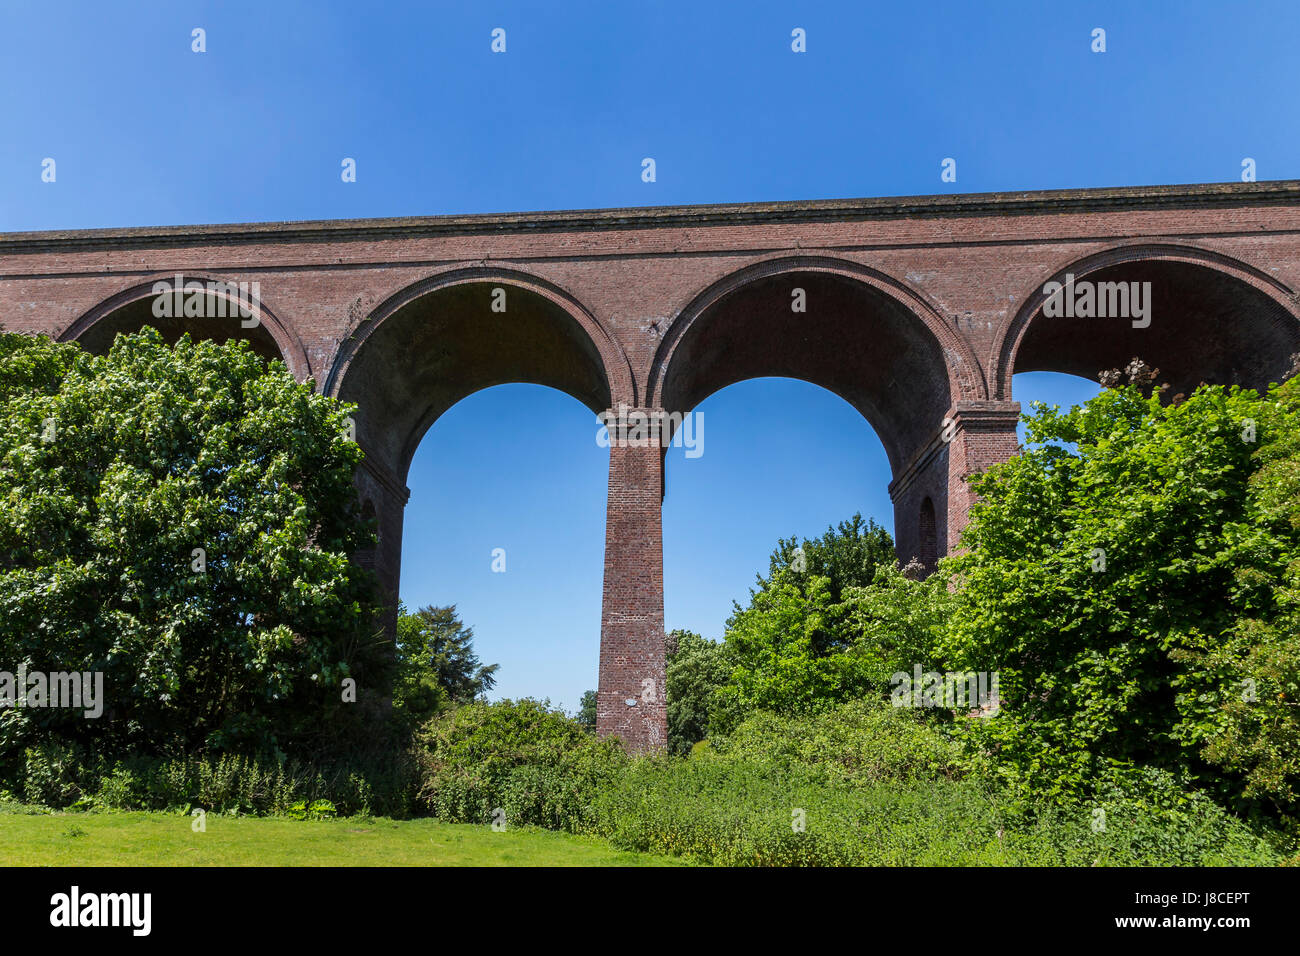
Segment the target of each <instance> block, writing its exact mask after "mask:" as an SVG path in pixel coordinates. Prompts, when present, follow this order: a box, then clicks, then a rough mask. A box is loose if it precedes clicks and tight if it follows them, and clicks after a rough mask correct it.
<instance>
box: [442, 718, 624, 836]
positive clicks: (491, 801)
mask: <svg viewBox="0 0 1300 956" xmlns="http://www.w3.org/2000/svg"><path fill="white" fill-rule="evenodd" d="M417 741H418V745H417V753H418V754H419V755H420V761H421V764H422V768H423V779H422V783H421V786H420V790H419V800H420V803H421V805H422V806H424V807H425V808H426V809H428V810H429V812H431V813H433V814H434V815H435V816H437V817H440V818H441V819H444V820H451V821H455V822H464V823H487V822H489V821H491V820H492V819H493V818H494V816H495V815H496V811H497V810H498V809H499V810H502V811H504V813H505V820H506V822H507V825H508V826H525V825H534V826H545V827H550V828H552V829H558V830H569V831H572V832H587V831H589V830H590V829H591V827H592V824H593V818H592V807H593V803H594V798H595V794H596V793H597V792H599V791H600V790H601V789H603V788H604V787H606V786H610V785H612V784H613V783H614V782H615V781H616V780H617V778H618V775H619V773H620V771H621V769H622V767H623V766H624V764H626V762H627V758H626V757H625V756H624V754H623V751H622V749H621V748H620V747H619V744H618V741H616V740H613V739H606V740H596V739H594V738H593V737H592V736H591V735H590V734H588V733H587V732H586V731H585V730H584V729H583V728H582V725H581V724H579V723H578V722H577V721H576V720H574V719H573V718H571V717H568V716H566V715H565V714H564V713H563V712H562V711H559V710H553V709H551V708H550V707H549V705H548V704H546V703H542V702H538V701H533V700H521V701H517V702H515V701H508V700H507V701H501V702H500V703H493V704H488V703H481V702H479V703H472V704H467V705H465V706H463V707H460V708H458V709H456V710H454V711H451V712H449V713H447V714H443V715H441V716H439V717H435V718H434V719H433V720H431V721H429V722H428V723H427V724H426V725H425V726H424V727H423V728H422V729H421V731H420V733H419V734H418V737H417Z"/></svg>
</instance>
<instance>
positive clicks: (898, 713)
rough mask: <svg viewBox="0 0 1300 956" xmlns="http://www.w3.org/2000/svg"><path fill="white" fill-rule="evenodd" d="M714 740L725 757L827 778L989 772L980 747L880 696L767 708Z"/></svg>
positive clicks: (953, 776) (865, 780) (857, 780)
mask: <svg viewBox="0 0 1300 956" xmlns="http://www.w3.org/2000/svg"><path fill="white" fill-rule="evenodd" d="M711 743H712V748H711V749H712V750H713V752H714V753H716V754H718V755H719V757H720V758H723V759H739V760H766V761H767V762H769V763H770V764H771V765H772V766H774V767H776V768H779V769H780V770H781V771H782V772H788V771H794V770H796V769H800V768H802V769H803V770H804V771H805V772H806V773H808V774H810V775H812V776H813V778H815V779H817V780H820V781H823V782H827V783H835V782H847V783H854V784H870V783H878V782H881V781H886V780H897V781H919V780H940V779H947V780H958V779H962V778H965V777H981V776H983V775H984V774H986V773H987V761H986V759H985V758H984V757H983V756H982V755H981V754H978V753H973V754H972V753H970V752H968V751H967V749H966V748H963V746H962V744H961V743H959V742H957V741H954V740H951V739H949V738H948V737H946V736H944V734H943V733H942V732H940V731H939V730H938V729H936V728H935V727H934V726H932V725H931V724H928V723H926V722H925V721H924V720H923V719H922V717H921V715H920V714H918V712H917V711H915V710H912V709H909V708H902V707H894V706H893V705H892V704H890V703H889V702H888V701H879V700H874V699H872V700H859V701H853V702H851V703H848V704H842V705H841V706H839V707H837V708H836V709H835V710H833V711H830V712H828V713H824V714H818V715H815V716H811V717H781V716H778V715H776V714H772V713H767V712H760V713H757V714H755V715H754V716H752V717H750V718H749V719H747V720H746V721H745V722H744V723H742V724H741V725H740V726H739V727H738V728H736V730H735V732H734V733H732V734H731V735H730V736H728V737H719V738H715V739H714V740H713V741H711Z"/></svg>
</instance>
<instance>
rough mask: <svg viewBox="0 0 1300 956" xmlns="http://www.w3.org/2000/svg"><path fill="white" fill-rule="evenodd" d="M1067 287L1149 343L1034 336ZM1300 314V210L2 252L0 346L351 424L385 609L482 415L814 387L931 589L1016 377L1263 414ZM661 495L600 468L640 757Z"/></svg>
mask: <svg viewBox="0 0 1300 956" xmlns="http://www.w3.org/2000/svg"><path fill="white" fill-rule="evenodd" d="M176 273H182V274H184V276H185V277H186V278H187V279H202V280H207V279H212V280H220V281H233V282H241V281H246V282H253V281H256V282H258V283H260V289H261V302H262V315H261V324H260V325H259V326H258V327H257V328H253V329H243V328H241V327H240V324H239V320H238V319H237V318H230V319H224V318H221V319H181V318H177V319H157V318H155V317H154V316H153V313H152V310H151V305H152V302H153V285H154V283H155V282H157V281H159V280H170V279H171V278H172V277H173V276H174V275H175V274H176ZM1067 273H1069V274H1072V275H1073V276H1074V282H1075V283H1076V285H1077V283H1079V282H1081V281H1092V282H1096V283H1103V282H1125V283H1128V282H1150V283H1151V286H1150V290H1151V294H1150V300H1151V321H1150V324H1149V326H1147V327H1145V328H1136V327H1134V326H1133V323H1132V322H1130V321H1128V319H1126V318H1123V317H1119V318H1115V317H1111V318H1053V317H1047V316H1044V315H1043V314H1042V310H1041V305H1042V302H1043V299H1044V293H1043V287H1044V285H1045V284H1046V283H1048V282H1049V281H1064V276H1065V275H1066V274H1067ZM1297 288H1300V182H1274V183H1240V184H1222V185H1202V186H1161V187H1144V188H1125V189H1098V190H1067V191H1054V192H1040V193H996V194H984V195H947V196H931V197H907V198H892V199H856V200H833V201H818V202H790V203H744V204H737V205H724V206H688V207H658V208H638V209H609V210H594V211H578V212H548V213H527V214H511V215H483V216H445V217H431V218H409V219H371V220H346V221H330V222H299V223H257V224H247V225H219V226H182V227H162V228H142V229H101V230H75V231H69V232H37V233H11V234H0V323H3V324H4V326H5V327H6V328H8V329H10V330H19V331H39V332H45V333H48V334H50V335H52V336H55V337H57V338H59V339H62V340H77V341H80V342H82V343H83V344H84V345H85V346H86V347H88V348H91V349H97V350H98V349H103V348H106V347H107V346H108V344H109V343H110V342H111V340H112V336H113V335H114V334H116V332H118V331H121V330H124V329H134V328H139V327H140V326H141V325H143V324H144V323H146V322H149V323H151V324H155V325H158V326H159V327H160V328H162V329H163V331H164V333H165V334H167V335H169V336H175V335H179V334H180V333H181V332H182V331H185V330H190V331H193V332H196V333H198V334H202V335H205V336H210V337H215V338H228V337H232V336H243V337H246V338H249V339H251V340H252V342H253V343H254V345H255V347H257V348H258V349H259V350H261V351H263V352H264V353H265V354H267V355H272V356H280V357H282V358H283V359H284V361H285V362H286V363H287V364H288V366H289V368H290V369H291V370H292V371H293V373H294V374H295V375H296V376H298V377H299V378H300V379H307V378H312V379H313V380H314V381H315V382H316V384H317V387H318V388H320V389H321V390H322V391H324V392H327V393H329V394H332V395H336V396H339V397H340V398H342V399H345V400H347V401H351V402H355V403H356V404H357V405H358V411H357V414H356V421H357V440H358V441H359V442H360V443H361V445H362V447H363V448H364V449H365V451H366V454H367V462H366V466H365V468H364V469H363V470H362V471H361V472H360V473H359V474H358V476H357V484H358V487H359V489H360V491H361V495H362V498H363V501H365V502H366V503H367V506H368V507H370V508H373V509H374V513H375V515H376V517H377V518H378V521H379V526H380V540H379V545H378V548H377V549H376V551H375V552H374V553H373V554H371V555H367V556H365V560H367V561H369V562H371V563H372V564H373V566H374V567H375V568H376V570H377V571H378V572H379V574H380V576H381V579H382V580H383V582H384V585H385V587H386V588H387V589H388V591H389V593H390V595H392V596H394V597H395V596H396V594H397V588H398V584H399V575H400V567H399V562H400V556H401V535H402V512H403V508H404V506H405V503H406V500H407V497H408V494H409V492H408V490H407V488H406V484H405V478H406V473H407V468H408V466H409V464H410V460H411V456H412V454H413V453H414V451H415V448H416V446H417V445H418V444H419V441H420V438H421V437H422V436H423V434H424V432H425V431H426V430H427V429H428V428H429V426H430V425H431V424H432V423H433V422H434V421H435V420H436V419H437V418H438V416H439V415H441V414H442V412H443V411H445V410H446V409H447V408H449V407H451V405H453V404H454V403H455V402H457V401H459V400H460V399H461V398H463V397H464V396H465V395H468V394H470V393H471V392H474V391H476V390H478V389H480V388H485V387H487V386H490V385H495V384H500V383H504V382H517V381H527V382H536V383H539V384H544V385H550V386H553V387H556V388H560V389H563V390H564V391H566V392H568V393H569V394H571V395H573V396H575V397H576V398H578V399H579V400H580V401H582V402H584V403H585V404H586V405H587V406H588V407H590V408H591V409H592V411H593V412H596V413H600V412H602V411H604V410H606V409H611V408H618V407H620V406H628V407H631V408H639V409H647V410H655V409H666V410H668V411H677V412H686V411H689V410H690V409H691V408H693V407H694V406H695V405H697V404H698V403H699V402H700V401H701V400H703V399H704V398H706V397H707V396H708V395H710V394H712V393H713V392H715V391H717V390H718V389H719V388H722V387H724V386H726V385H728V384H731V383H733V382H736V381H740V380H743V379H746V378H752V377H755V376H760V375H781V376H790V377H796V378H802V379H806V380H808V381H812V382H815V383H817V384H819V385H823V386H825V387H826V388H828V389H830V390H832V391H833V392H835V393H836V394H838V395H840V396H842V397H843V398H844V399H845V400H846V401H848V402H850V403H851V404H852V405H853V406H854V407H856V408H857V409H858V410H859V411H861V412H862V414H863V415H864V416H865V417H866V419H867V420H868V421H869V422H870V423H871V425H872V427H873V428H874V429H875V431H876V433H877V434H878V435H879V436H880V438H881V441H882V443H883V444H884V446H885V450H886V452H887V454H888V456H889V460H890V463H891V466H892V468H893V472H894V478H893V481H892V482H891V484H890V495H891V498H892V500H893V502H894V509H895V511H894V518H895V528H896V535H895V536H896V539H897V543H898V552H899V556H900V558H902V559H904V560H906V559H907V558H910V557H912V556H918V557H921V558H922V559H923V560H924V561H926V562H927V563H932V562H933V560H934V559H935V558H936V557H937V556H939V555H942V554H944V553H946V552H947V551H948V550H950V549H951V548H953V547H954V546H955V545H956V544H957V542H958V536H959V533H960V530H961V527H962V524H963V522H964V521H965V518H966V513H967V509H968V507H969V504H970V495H969V491H968V488H967V485H966V483H965V481H964V479H965V477H966V476H967V475H969V474H970V473H972V472H974V471H978V470H980V469H982V468H984V467H986V466H987V465H988V464H990V463H991V462H996V461H999V460H1002V459H1005V458H1006V457H1007V456H1008V455H1010V454H1012V453H1013V452H1014V451H1015V448H1016V438H1015V423H1016V415H1017V413H1018V410H1019V406H1018V404H1017V403H1016V402H1015V401H1014V400H1013V396H1012V392H1011V377H1012V374H1013V373H1015V372H1022V371H1034V370H1055V371H1062V372H1071V373H1074V374H1080V375H1086V376H1094V375H1095V374H1096V372H1097V371H1098V370H1100V369H1103V368H1111V367H1116V366H1120V365H1123V364H1124V363H1126V362H1127V361H1128V359H1129V358H1131V357H1133V356H1134V355H1138V356H1141V357H1142V358H1143V359H1144V360H1146V361H1147V362H1149V363H1151V364H1153V365H1156V366H1158V367H1160V368H1161V370H1162V372H1163V373H1164V374H1163V377H1164V378H1166V379H1167V380H1169V381H1171V382H1173V383H1175V384H1176V385H1178V386H1180V387H1186V388H1191V387H1194V386H1195V384H1196V383H1198V382H1200V381H1210V382H1224V383H1228V382H1236V383H1241V384H1245V385H1252V386H1257V387H1258V386H1262V385H1265V384H1267V383H1268V382H1269V381H1274V380H1277V379H1279V378H1280V377H1281V376H1282V375H1283V374H1284V371H1285V369H1286V368H1287V367H1288V365H1289V359H1290V356H1291V355H1292V353H1294V352H1297V351H1300V319H1298V315H1300V311H1298V309H1297V299H1296V291H1295V290H1296V289H1297ZM496 289H503V290H504V295H503V294H501V293H496V292H495V291H494V290H496ZM797 289H802V290H803V295H802V298H803V299H804V300H805V301H806V303H807V305H806V311H803V312H796V311H793V310H792V308H791V302H792V301H793V298H792V297H793V296H795V295H796V292H795V290H797ZM502 308H504V311H502ZM594 431H595V429H594V428H593V434H594ZM663 494H664V471H663V456H662V454H661V453H660V451H659V450H658V449H654V448H650V449H646V448H636V447H629V448H621V447H616V448H612V449H611V454H610V474H609V505H608V518H607V523H606V541H605V550H606V554H605V588H604V609H603V613H602V616H601V652H600V690H599V705H598V711H599V718H598V722H599V728H600V731H601V732H602V733H617V734H619V735H620V736H621V737H623V739H624V740H625V742H626V743H627V744H628V746H629V747H631V748H633V749H636V750H643V749H648V748H653V747H655V746H659V745H661V744H662V742H663V741H664V738H665V727H664V701H663V679H664V660H663V642H662V635H663V566H662V565H663V554H662V533H661V526H660V504H661V501H662V498H663Z"/></svg>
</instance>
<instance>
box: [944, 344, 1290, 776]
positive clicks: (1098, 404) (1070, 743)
mask: <svg viewBox="0 0 1300 956" xmlns="http://www.w3.org/2000/svg"><path fill="white" fill-rule="evenodd" d="M1140 371H1142V370H1141V369H1139V372H1140ZM1138 378H1141V379H1142V380H1141V381H1139V380H1138ZM1149 378H1150V376H1137V377H1134V376H1130V384H1126V385H1122V386H1120V387H1117V388H1113V389H1108V390H1106V391H1103V392H1102V393H1101V394H1100V395H1098V396H1097V397H1096V398H1094V399H1092V400H1091V401H1089V402H1087V403H1085V404H1084V405H1082V406H1080V407H1076V408H1072V409H1070V410H1069V411H1066V412H1061V411H1059V410H1058V409H1054V408H1053V409H1049V408H1045V407H1042V406H1039V407H1037V408H1036V410H1035V413H1034V414H1033V415H1031V416H1026V422H1027V423H1028V432H1029V434H1028V437H1029V446H1030V447H1029V448H1028V449H1027V450H1026V451H1024V452H1023V453H1022V454H1020V455H1018V456H1016V457H1013V458H1012V459H1010V460H1009V461H1008V462H1006V463H1004V464H1002V465H998V466H995V467H993V468H990V469H989V470H988V472H986V473H985V474H984V475H983V476H982V477H979V478H977V479H976V480H975V490H976V491H977V492H978V493H979V495H980V496H981V499H982V500H981V502H980V503H978V504H976V505H975V506H974V507H973V508H972V509H971V520H970V524H969V525H968V526H967V528H966V531H965V533H964V535H963V538H962V549H963V550H962V552H961V553H960V554H958V555H957V556H955V557H953V558H950V559H946V561H945V562H944V563H943V565H942V569H943V570H944V571H945V572H946V573H948V574H952V575H954V576H955V578H956V580H957V582H958V583H959V584H960V586H961V591H960V599H959V601H958V603H957V605H956V608H955V610H954V615H953V620H952V625H951V628H950V639H949V646H948V649H947V653H948V656H949V658H950V659H951V661H952V662H953V663H955V664H957V665H958V666H961V667H963V668H967V669H971V670H989V671H993V670H995V671H998V672H999V676H1000V696H1001V701H1002V707H1001V710H1000V712H999V714H998V716H997V717H996V718H995V719H993V720H991V721H987V722H985V723H986V725H987V730H988V732H989V734H990V736H991V737H992V738H993V740H992V742H993V743H994V744H995V745H996V746H997V747H998V748H999V751H1000V754H1001V757H1002V762H1003V765H1004V766H1007V767H1010V768H1012V769H1013V770H1014V771H1015V772H1016V773H1017V774H1019V775H1020V777H1021V779H1022V780H1023V781H1025V782H1027V783H1028V784H1029V785H1030V786H1032V787H1033V788H1034V789H1036V790H1038V791H1039V792H1042V793H1054V794H1060V795H1065V796H1069V795H1072V794H1074V795H1077V794H1080V793H1083V792H1086V791H1087V790H1088V789H1089V788H1090V787H1091V786H1092V785H1093V784H1094V783H1095V782H1096V781H1098V780H1100V779H1102V778H1103V777H1104V776H1105V775H1106V774H1107V773H1109V772H1111V771H1114V770H1117V769H1120V770H1122V769H1123V768H1133V767H1143V766H1154V767H1158V768H1162V769H1165V770H1169V771H1171V772H1174V773H1175V774H1181V775H1184V776H1186V775H1192V776H1197V777H1199V779H1200V780H1201V782H1202V783H1203V784H1204V785H1205V786H1207V787H1209V788H1214V789H1218V790H1219V791H1220V793H1223V792H1224V791H1225V790H1231V789H1237V790H1239V789H1240V785H1241V781H1240V778H1236V779H1235V780H1227V779H1224V778H1223V774H1222V773H1221V772H1211V771H1210V770H1209V768H1208V767H1207V765H1206V763H1205V759H1206V758H1205V755H1204V754H1203V753H1202V754H1201V755H1200V756H1198V752H1201V751H1203V749H1204V748H1205V747H1206V745H1207V744H1209V743H1210V742H1211V741H1212V740H1213V739H1215V738H1216V736H1218V735H1219V734H1220V732H1221V722H1222V715H1223V713H1224V707H1225V705H1229V704H1230V703H1231V702H1232V701H1233V700H1235V699H1239V698H1240V694H1241V681H1242V680H1243V679H1244V678H1245V677H1247V676H1249V675H1248V674H1247V672H1246V671H1247V670H1248V667H1247V666H1246V665H1245V663H1244V658H1243V656H1242V655H1241V654H1240V653H1236V652H1232V653H1226V652H1225V648H1229V647H1231V645H1233V643H1234V635H1235V634H1238V633H1239V628H1240V626H1241V622H1242V621H1244V620H1249V619H1255V620H1262V621H1274V620H1277V618H1278V614H1279V612H1280V610H1281V609H1282V608H1281V602H1280V600H1279V595H1280V593H1281V591H1280V586H1281V585H1282V584H1283V581H1284V577H1285V574H1286V570H1287V566H1288V562H1289V561H1291V560H1294V556H1295V555H1296V549H1295V545H1296V534H1295V529H1294V528H1289V529H1288V528H1287V527H1286V526H1285V522H1282V521H1276V520H1260V519H1261V516H1260V511H1259V503H1258V501H1257V492H1256V490H1255V487H1256V486H1255V483H1254V479H1253V476H1254V475H1255V473H1256V471H1257V469H1258V467H1259V458H1258V455H1257V452H1262V449H1261V445H1260V443H1261V442H1264V443H1269V442H1273V441H1276V440H1278V439H1279V438H1280V437H1282V436H1286V435H1291V436H1294V434H1295V433H1296V430H1297V426H1300V419H1297V417H1296V416H1295V413H1294V412H1291V413H1290V417H1286V418H1285V419H1284V420H1281V419H1275V417H1274V411H1273V410H1274V409H1275V408H1276V407H1277V400H1276V393H1275V394H1274V395H1273V396H1272V397H1268V398H1266V397H1263V396H1261V395H1259V394H1258V393H1256V392H1254V391H1249V390H1241V389H1237V388H1224V387H1217V386H1216V387H1210V386H1202V387H1201V388H1199V389H1197V390H1196V391H1195V392H1194V393H1193V394H1192V395H1191V396H1190V397H1187V398H1185V399H1183V400H1181V401H1178V402H1174V403H1170V404H1162V402H1161V399H1160V397H1159V396H1160V393H1161V391H1162V389H1159V388H1153V387H1151V384H1152V383H1151V382H1150V381H1148V380H1147V379H1149ZM1264 422H1271V423H1272V424H1270V425H1269V427H1268V428H1266V429H1263V428H1260V425H1261V423H1264ZM1238 649H1240V645H1238Z"/></svg>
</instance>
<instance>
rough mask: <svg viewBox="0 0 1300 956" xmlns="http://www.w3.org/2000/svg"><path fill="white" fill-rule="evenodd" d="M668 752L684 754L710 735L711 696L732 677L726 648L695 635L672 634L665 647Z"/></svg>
mask: <svg viewBox="0 0 1300 956" xmlns="http://www.w3.org/2000/svg"><path fill="white" fill-rule="evenodd" d="M665 651H666V654H665V657H666V662H667V669H666V674H665V680H664V685H665V692H666V695H667V701H668V704H667V718H668V751H669V753H674V754H684V753H687V752H688V751H689V750H690V749H691V747H692V746H693V745H695V744H696V743H698V742H700V741H701V740H703V739H704V738H705V737H707V736H708V735H709V711H710V709H711V708H712V707H713V696H714V693H715V692H716V691H717V689H718V688H719V687H721V686H722V685H723V684H724V683H726V681H727V678H728V676H730V674H731V665H730V663H729V661H728V659H727V652H726V648H725V647H724V646H723V645H722V644H721V643H720V642H718V641H709V640H705V639H704V638H703V637H701V636H700V635H698V634H696V633H695V632H694V631H684V630H675V631H673V632H671V633H670V634H669V635H668V638H667V641H666V647H665Z"/></svg>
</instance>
